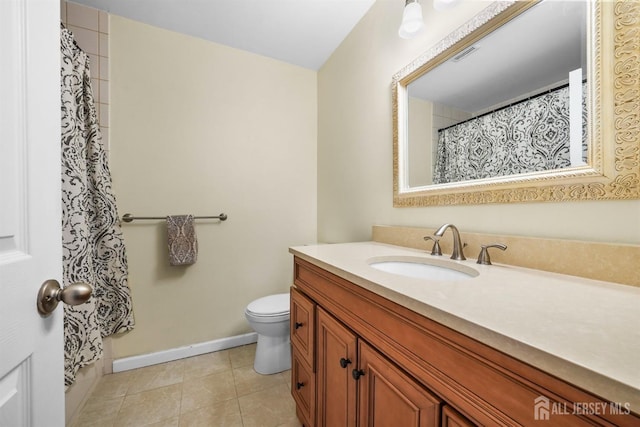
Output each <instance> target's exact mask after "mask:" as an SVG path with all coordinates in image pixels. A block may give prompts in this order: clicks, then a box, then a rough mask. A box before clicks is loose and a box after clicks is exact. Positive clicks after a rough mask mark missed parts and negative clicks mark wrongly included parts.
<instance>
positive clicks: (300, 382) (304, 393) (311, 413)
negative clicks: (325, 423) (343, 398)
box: [291, 351, 316, 427]
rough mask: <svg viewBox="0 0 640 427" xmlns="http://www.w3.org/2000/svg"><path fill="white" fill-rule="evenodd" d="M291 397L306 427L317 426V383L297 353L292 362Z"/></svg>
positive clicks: (294, 353)
mask: <svg viewBox="0 0 640 427" xmlns="http://www.w3.org/2000/svg"><path fill="white" fill-rule="evenodd" d="M291 395H292V396H293V399H294V400H295V402H296V413H297V415H298V418H299V419H300V422H302V423H303V424H304V426H305V427H312V426H314V425H315V411H316V409H315V406H316V405H315V403H316V382H315V375H313V374H312V373H311V371H310V369H309V367H308V366H307V364H306V363H305V362H304V361H302V360H301V359H300V358H299V357H298V355H297V353H296V352H295V351H294V352H293V359H292V361H291Z"/></svg>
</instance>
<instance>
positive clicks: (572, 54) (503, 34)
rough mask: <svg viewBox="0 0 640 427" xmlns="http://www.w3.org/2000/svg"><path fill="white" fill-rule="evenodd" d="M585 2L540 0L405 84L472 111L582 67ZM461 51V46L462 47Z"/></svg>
mask: <svg viewBox="0 0 640 427" xmlns="http://www.w3.org/2000/svg"><path fill="white" fill-rule="evenodd" d="M586 31H587V5H586V3H585V2H583V1H544V2H542V3H539V4H538V5H536V6H534V7H532V8H531V9H529V10H527V11H526V12H524V13H523V14H521V15H519V16H518V17H517V18H515V19H513V20H512V21H510V22H509V23H508V24H506V25H505V26H503V27H501V28H500V29H499V30H498V31H494V32H492V33H491V34H489V35H488V36H486V37H485V38H483V39H482V40H480V41H478V42H477V43H475V44H474V47H475V48H476V51H474V52H473V53H471V54H469V55H468V56H466V57H464V59H461V60H459V61H455V60H454V59H455V58H452V59H450V60H448V61H446V62H444V63H443V64H441V65H439V66H438V67H436V68H434V69H432V70H431V71H429V72H428V73H427V74H425V75H424V76H422V77H420V79H418V80H416V81H414V82H412V83H411V84H410V85H409V94H410V96H412V97H417V98H422V99H427V100H430V101H433V102H437V103H440V104H444V105H447V106H450V107H453V108H456V109H458V110H462V111H466V112H469V113H472V114H474V115H475V114H479V113H481V112H482V111H483V110H485V109H488V108H493V107H494V106H496V105H498V104H501V103H503V102H507V101H513V100H515V99H518V98H520V97H521V95H522V94H530V93H532V92H536V91H539V89H540V88H547V89H549V88H550V87H551V86H554V85H558V84H559V83H564V82H565V81H566V80H567V79H568V72H569V71H571V70H574V69H577V68H582V70H583V73H586V59H587V55H586V40H587V35H586ZM465 51H466V50H465Z"/></svg>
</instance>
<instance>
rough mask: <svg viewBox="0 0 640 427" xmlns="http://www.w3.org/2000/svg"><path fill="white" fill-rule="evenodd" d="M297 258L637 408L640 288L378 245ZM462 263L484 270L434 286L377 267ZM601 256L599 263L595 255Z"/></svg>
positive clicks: (300, 251)
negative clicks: (381, 263) (412, 261)
mask: <svg viewBox="0 0 640 427" xmlns="http://www.w3.org/2000/svg"><path fill="white" fill-rule="evenodd" d="M289 252H291V253H292V254H293V255H295V256H298V257H300V258H302V259H304V260H306V261H309V262H310V263H312V264H314V265H317V266H319V267H322V268H324V269H325V270H327V271H329V272H331V273H333V274H335V275H337V276H340V277H342V278H344V279H346V280H349V281H351V282H353V283H355V284H357V285H359V286H361V287H363V288H365V289H368V290H370V291H372V292H375V293H376V294H378V295H380V296H383V297H385V298H387V299H389V300H391V301H394V302H396V303H398V304H400V305H402V306H404V307H406V308H408V309H410V310H413V311H415V312H417V313H420V314H422V315H424V316H426V317H428V318H430V319H432V320H435V321H437V322H439V323H441V324H443V325H445V326H448V327H450V328H452V329H454V330H456V331H458V332H460V333H463V334H465V335H467V336H469V337H472V338H474V339H476V340H478V341H480V342H482V343H484V344H487V345H489V346H491V347H493V348H495V349H497V350H500V351H502V352H504V353H506V354H508V355H510V356H512V357H514V358H516V359H519V360H521V361H523V362H526V363H528V364H530V365H532V366H535V367H537V368H539V369H541V370H543V371H545V372H548V373H550V374H552V375H555V376H556V377H558V378H561V379H563V380H565V381H567V382H569V383H571V384H574V385H576V386H578V387H581V388H583V389H584V390H587V391H590V392H592V393H593V394H596V395H598V396H600V397H601V398H604V399H606V400H609V401H611V402H616V403H621V404H623V405H624V404H629V405H630V408H631V410H632V411H633V412H635V413H640V288H638V287H633V286H625V285H619V284H615V283H609V282H602V281H597V280H589V279H584V278H579V277H574V276H568V275H562V274H555V273H548V272H544V271H538V270H531V269H526V268H521V267H514V266H509V265H501V264H494V265H479V264H477V263H476V260H475V259H467V260H466V261H454V260H450V259H449V257H448V256H447V255H445V256H442V257H433V256H431V255H430V254H428V253H426V252H424V251H420V250H415V249H410V248H404V247H400V246H393V245H388V244H384V243H377V242H358V243H339V244H321V245H309V246H296V247H291V248H290V249H289ZM387 256H400V257H403V256H409V257H421V258H426V259H427V260H433V259H434V258H435V259H437V260H439V261H445V262H451V263H456V264H462V265H463V266H464V267H466V268H472V269H474V270H476V271H477V272H478V273H479V275H478V276H477V277H472V278H468V279H464V280H457V281H446V282H437V281H430V280H426V279H417V278H411V277H405V276H400V275H396V274H391V273H386V272H383V271H379V270H377V269H374V268H373V267H371V266H370V265H369V262H368V261H369V260H371V259H372V258H376V257H387ZM594 262H597V260H594Z"/></svg>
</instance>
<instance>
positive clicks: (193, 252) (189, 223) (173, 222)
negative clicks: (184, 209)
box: [167, 215, 198, 265]
mask: <svg viewBox="0 0 640 427" xmlns="http://www.w3.org/2000/svg"><path fill="white" fill-rule="evenodd" d="M167 233H168V238H169V264H171V265H189V264H194V263H195V262H196V260H197V259H198V239H196V230H195V229H194V228H193V215H171V216H168V217H167Z"/></svg>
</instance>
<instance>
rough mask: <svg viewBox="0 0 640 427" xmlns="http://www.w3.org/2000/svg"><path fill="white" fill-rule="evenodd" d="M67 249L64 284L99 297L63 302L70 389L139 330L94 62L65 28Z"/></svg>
mask: <svg viewBox="0 0 640 427" xmlns="http://www.w3.org/2000/svg"><path fill="white" fill-rule="evenodd" d="M61 90H62V138H61V140H62V245H63V282H64V286H67V285H70V284H72V283H75V282H86V283H88V284H90V285H91V286H92V287H93V295H92V296H91V298H90V299H89V301H87V302H86V303H84V304H81V305H78V306H69V305H66V304H65V305H64V339H65V345H64V350H65V363H64V368H65V385H66V386H69V385H71V384H72V383H73V382H74V381H75V376H76V373H77V371H78V369H80V368H81V367H83V366H86V365H88V364H91V363H93V362H95V361H96V360H99V359H100V358H101V357H102V351H103V345H102V338H103V337H106V336H109V335H112V334H115V333H119V332H125V331H128V330H131V329H132V328H133V326H134V320H133V311H132V304H131V295H130V292H129V286H128V284H127V258H126V254H125V246H124V240H123V238H122V232H121V230H120V225H119V222H118V212H117V209H116V202H115V198H114V196H113V193H112V191H111V174H110V173H109V167H108V163H107V154H106V152H105V148H104V145H103V143H102V137H101V135H100V128H99V126H98V121H97V118H96V109H95V104H94V100H93V93H92V91H91V79H90V75H89V57H88V55H87V54H86V53H84V52H83V51H82V50H81V49H80V48H79V47H78V45H77V44H76V43H75V40H74V39H73V35H72V34H71V32H70V31H68V30H67V29H66V28H64V27H62V28H61Z"/></svg>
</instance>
